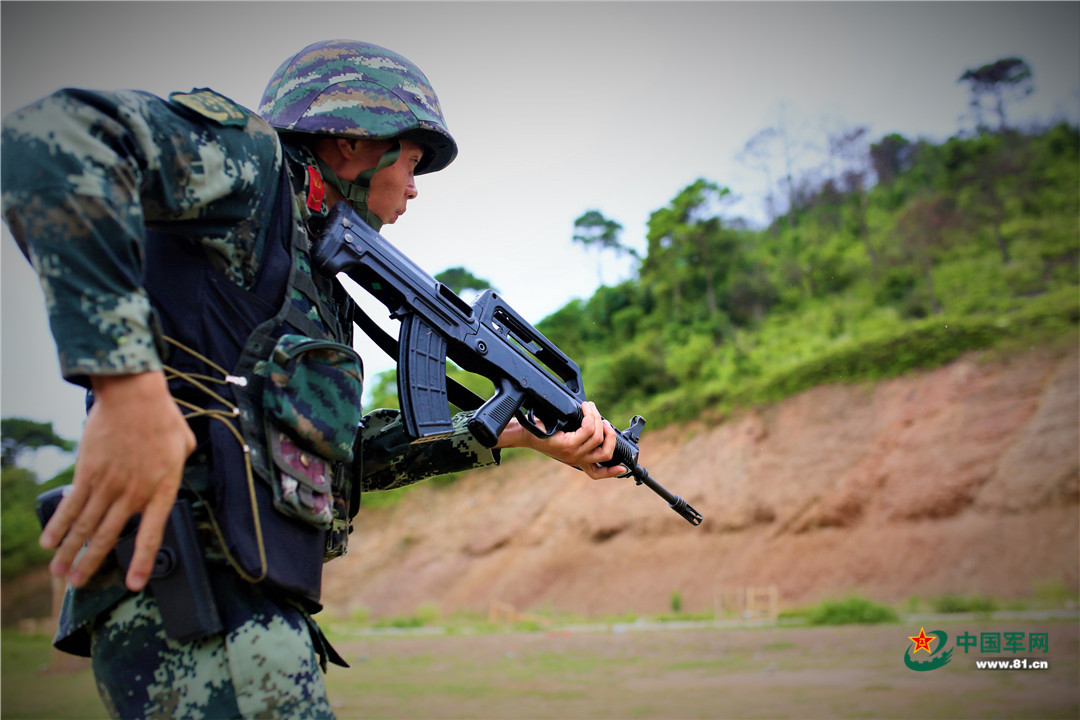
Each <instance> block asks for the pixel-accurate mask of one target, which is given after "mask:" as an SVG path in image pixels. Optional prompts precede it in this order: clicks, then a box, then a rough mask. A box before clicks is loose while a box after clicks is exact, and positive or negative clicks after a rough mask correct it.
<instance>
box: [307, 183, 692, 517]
mask: <svg viewBox="0 0 1080 720" xmlns="http://www.w3.org/2000/svg"><path fill="white" fill-rule="evenodd" d="M312 263H313V265H314V267H315V269H316V270H317V271H319V272H320V273H322V274H324V275H327V276H333V275H336V274H338V273H345V274H346V275H348V276H349V277H350V278H352V279H353V280H354V281H355V282H356V283H357V284H358V285H360V287H362V288H364V290H365V291H367V292H368V293H370V294H371V295H372V296H373V297H375V298H376V299H377V300H379V301H380V302H381V303H382V304H383V305H385V306H386V307H387V309H388V310H389V311H390V316H391V317H392V318H395V319H397V320H399V321H400V322H401V330H400V336H399V340H398V342H397V346H398V347H397V353H396V357H397V361H398V396H399V398H400V401H401V410H402V416H403V419H404V423H405V428H406V430H407V431H408V433H409V434H410V435H411V436H413V437H415V438H419V439H434V438H437V437H441V436H445V435H447V434H449V433H450V432H451V431H452V429H453V428H452V422H451V416H450V408H449V395H448V392H447V377H446V360H447V358H449V359H451V360H453V361H454V362H455V363H457V365H458V366H460V367H461V368H462V369H463V370H466V371H468V372H471V373H476V374H479V375H483V376H484V377H486V378H488V379H489V380H491V381H492V383H493V384H494V386H495V394H494V395H493V396H492V397H491V398H489V399H488V400H487V401H486V402H483V401H482V399H479V398H477V402H476V403H475V404H474V405H473V407H463V408H462V409H467V410H472V409H475V413H474V415H473V417H472V419H471V420H470V422H469V430H470V432H472V434H473V435H474V436H475V437H476V438H477V440H479V441H480V442H481V443H483V444H484V445H486V446H487V447H493V446H494V445H495V443H496V441H497V440H498V437H499V434H500V433H501V432H502V431H503V429H504V428H505V427H506V425H507V423H509V422H510V420H511V419H512V418H514V417H517V419H518V421H519V422H520V423H521V424H522V425H524V426H525V427H526V428H527V429H528V430H529V431H530V432H532V433H533V434H535V435H537V436H539V437H550V436H551V435H553V434H555V433H556V432H559V431H572V430H575V429H576V428H578V427H579V426H580V424H581V420H582V414H581V404H582V403H583V402H584V401H585V399H586V397H585V390H584V387H583V383H582V379H581V370H580V368H579V367H578V365H577V364H576V363H575V362H574V361H573V360H571V359H570V358H569V357H567V355H566V354H565V353H563V352H562V351H561V350H559V348H558V347H556V346H555V344H554V343H552V342H551V341H550V340H548V339H547V338H546V337H544V335H543V334H541V333H540V332H539V331H538V330H536V328H534V327H533V326H532V325H530V324H529V323H528V322H527V321H526V320H525V319H524V318H522V317H521V316H520V315H519V314H518V313H517V312H516V311H515V310H514V309H513V308H512V307H510V305H508V304H507V303H506V302H505V301H504V300H503V298H502V297H501V296H500V295H499V294H498V293H496V292H494V291H492V290H486V291H484V293H483V294H481V295H480V297H479V298H477V300H476V301H475V302H474V303H473V304H472V305H471V306H470V305H469V304H468V303H466V302H465V301H463V300H462V299H461V298H460V297H458V296H457V295H456V294H455V293H454V292H453V291H452V290H450V289H449V288H448V287H446V286H445V285H443V284H442V283H440V282H438V281H437V280H435V278H433V277H431V276H430V275H429V274H427V273H426V272H424V271H423V270H422V269H421V268H420V267H419V266H417V265H416V264H415V263H414V262H413V261H412V260H410V259H409V258H408V257H406V256H405V255H404V254H403V253H402V252H401V251H399V250H398V249H397V248H395V247H394V246H393V245H391V244H390V243H389V242H387V240H386V239H385V238H383V237H382V236H381V235H379V233H377V232H375V230H373V229H372V228H371V227H370V226H369V225H368V224H367V223H365V222H364V221H363V220H362V219H361V218H360V217H359V216H358V215H357V214H356V212H355V211H354V210H353V209H352V208H351V207H350V206H349V205H347V204H346V203H343V202H339V203H338V204H337V205H335V206H334V208H333V209H332V210H331V212H330V215H329V216H328V218H327V221H326V225H325V228H324V230H323V233H322V235H321V236H320V237H319V239H318V240H317V241H316V244H315V247H314V249H313V251H312ZM365 329H367V328H365ZM460 397H461V393H460V392H458V393H456V394H455V398H460ZM481 403H482V404H481ZM455 404H457V405H458V406H459V407H462V405H461V402H460V401H459V400H455ZM477 406H478V407H477ZM644 424H645V421H644V419H643V418H641V417H640V416H637V417H635V418H634V420H633V421H632V422H631V425H630V427H628V428H627V429H626V430H624V431H621V432H618V437H617V438H616V447H615V454H614V457H613V458H612V460H611V461H610V462H608V463H607V464H608V465H609V466H612V467H614V466H616V465H623V466H625V467H626V469H627V474H628V475H631V476H633V477H634V478H635V479H636V480H637V483H638V484H639V485H641V484H644V485H645V486H646V487H648V488H650V489H651V490H653V491H654V492H656V493H657V494H658V495H660V496H661V497H663V498H664V499H665V500H667V501H668V504H669V505H670V506H671V508H672V509H674V510H675V511H676V512H677V513H679V514H680V515H681V516H682V517H684V518H685V519H686V520H687V521H688V522H690V523H691V524H693V525H699V524H700V523H701V521H702V517H701V514H700V513H698V512H697V511H696V510H694V509H693V508H692V507H690V506H689V505H688V504H687V503H686V501H685V500H683V499H682V498H680V497H679V496H678V495H674V494H672V493H670V492H668V491H667V490H665V489H664V488H663V487H662V486H661V485H660V484H659V483H657V482H656V481H655V480H653V479H652V478H651V477H650V476H649V473H648V471H647V470H645V468H643V467H641V466H639V465H638V441H639V439H640V432H641V428H642V426H644Z"/></svg>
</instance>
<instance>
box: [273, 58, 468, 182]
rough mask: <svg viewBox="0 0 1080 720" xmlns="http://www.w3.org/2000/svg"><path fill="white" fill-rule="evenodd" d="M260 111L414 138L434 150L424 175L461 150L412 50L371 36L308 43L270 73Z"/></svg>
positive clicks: (376, 136)
mask: <svg viewBox="0 0 1080 720" xmlns="http://www.w3.org/2000/svg"><path fill="white" fill-rule="evenodd" d="M259 115H261V116H262V117H263V119H264V120H266V121H267V122H268V123H270V125H272V126H273V127H275V128H277V129H278V130H284V131H291V132H300V133H313V134H328V135H336V136H339V137H348V138H359V139H367V140H388V139H391V138H398V137H405V138H408V139H411V140H414V141H416V142H419V143H420V144H422V145H423V146H424V147H425V150H426V152H425V154H424V158H423V160H422V162H421V164H420V166H419V167H418V168H417V170H416V172H417V174H421V173H428V172H435V171H436V170H441V169H443V168H444V167H446V166H447V165H449V164H450V162H451V161H452V160H453V159H454V157H455V156H456V155H457V143H455V142H454V138H453V137H452V136H451V135H450V131H449V130H447V128H446V120H445V119H444V118H443V114H442V108H441V106H440V105H439V98H438V97H437V96H436V95H435V90H434V89H433V88H432V87H431V83H430V82H428V79H427V77H426V76H425V75H424V73H423V72H421V71H420V68H418V67H416V65H414V64H413V63H412V62H411V61H409V60H408V59H406V58H405V57H402V56H401V55H398V54H397V53H395V52H393V51H391V50H387V49H386V48H383V47H379V46H378V45H372V44H370V43H363V42H357V41H355V40H327V41H324V42H317V43H314V44H312V45H308V46H307V47H306V48H304V49H303V50H301V51H300V52H298V53H297V54H296V55H293V56H292V57H291V58H289V59H288V60H286V61H285V62H284V63H282V64H281V66H280V67H279V68H278V69H277V71H276V72H275V73H274V75H273V77H271V78H270V82H269V84H268V85H267V86H266V90H265V91H264V92H263V97H262V101H261V102H260V103H259Z"/></svg>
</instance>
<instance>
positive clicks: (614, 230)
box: [573, 210, 638, 285]
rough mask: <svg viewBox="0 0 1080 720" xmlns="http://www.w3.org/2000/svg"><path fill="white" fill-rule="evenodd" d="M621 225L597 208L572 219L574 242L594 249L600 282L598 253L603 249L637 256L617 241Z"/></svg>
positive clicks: (601, 279)
mask: <svg viewBox="0 0 1080 720" xmlns="http://www.w3.org/2000/svg"><path fill="white" fill-rule="evenodd" d="M622 229H623V226H622V225H620V224H619V223H618V222H616V221H614V220H610V219H608V218H606V217H604V214H603V213H601V212H600V211H599V210H587V211H586V212H585V213H583V214H582V215H581V216H580V217H578V219H577V220H575V221H574V238H573V240H574V242H576V243H580V244H581V245H582V246H583V247H585V248H586V249H590V250H596V253H597V263H596V274H597V279H598V280H599V282H600V284H601V285H603V284H604V269H603V268H604V266H603V262H602V261H601V260H600V255H602V254H603V252H604V251H612V252H614V253H615V254H616V255H617V256H618V255H630V256H632V257H635V258H636V257H638V253H637V251H636V250H634V248H632V247H628V246H626V245H623V244H622V243H621V242H620V241H619V234H620V233H621V232H622Z"/></svg>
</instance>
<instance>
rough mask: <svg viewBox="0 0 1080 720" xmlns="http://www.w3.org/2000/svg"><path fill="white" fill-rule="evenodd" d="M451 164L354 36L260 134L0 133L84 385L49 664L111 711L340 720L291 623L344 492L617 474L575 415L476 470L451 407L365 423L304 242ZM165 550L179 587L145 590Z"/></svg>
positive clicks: (289, 79) (120, 102)
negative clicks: (551, 472) (522, 462)
mask: <svg viewBox="0 0 1080 720" xmlns="http://www.w3.org/2000/svg"><path fill="white" fill-rule="evenodd" d="M456 153H457V145H456V143H455V142H454V139H453V137H452V136H451V135H450V133H449V131H448V130H447V127H446V123H445V120H444V118H443V115H442V111H441V109H440V105H439V101H438V98H437V97H436V95H435V92H434V90H433V89H432V88H431V85H430V83H429V82H428V80H427V78H426V77H425V76H424V74H423V73H422V72H421V71H420V70H419V69H418V68H417V67H416V66H415V65H413V64H412V63H411V62H410V61H409V60H407V59H406V58H404V57H402V56H401V55H398V54H396V53H394V52H391V51H389V50H386V49H384V48H381V47H378V46H375V45H371V44H367V43H360V42H355V41H346V40H340V41H330V42H320V43H315V44H313V45H310V46H308V47H307V48H304V49H303V50H302V51H300V52H299V53H297V54H296V55H294V56H293V57H291V58H289V59H288V60H287V61H286V62H285V63H283V64H282V65H281V67H280V68H278V70H277V72H276V73H275V74H274V75H273V77H272V79H271V81H270V83H269V85H268V86H267V88H266V91H265V93H264V95H263V99H262V103H261V104H260V107H259V111H258V114H255V113H252V112H250V111H248V110H246V109H245V108H243V107H241V106H239V105H237V104H236V103H234V102H232V101H231V100H229V99H227V98H225V97H222V96H221V95H218V94H217V93H215V92H214V91H212V90H209V89H198V90H193V91H192V92H189V93H173V94H171V95H170V96H169V98H168V99H162V98H158V97H155V96H153V95H150V94H148V93H143V92H138V91H117V92H95V91H87V90H80V89H66V90H61V91H58V92H56V93H54V94H53V95H51V96H49V97H47V98H44V99H43V100H41V101H39V102H37V103H35V104H33V105H30V106H28V107H26V108H23V109H21V110H18V111H16V112H14V113H12V114H11V115H10V116H8V117H7V118H5V119H4V124H3V154H4V163H3V210H4V218H5V220H6V222H7V224H8V226H9V228H10V229H11V232H12V234H13V235H14V236H15V238H16V240H17V241H18V243H19V246H20V248H21V249H22V251H23V252H24V254H25V255H26V256H27V257H28V259H29V260H30V261H31V262H32V264H33V266H34V268H35V269H36V271H37V273H38V275H39V276H40V279H41V283H42V287H43V289H44V292H45V297H46V302H47V307H48V314H49V320H50V324H51V327H52V331H53V335H54V338H55V340H56V343H57V348H58V352H59V358H60V365H61V371H62V373H63V375H64V377H65V378H66V379H67V380H69V381H71V382H73V383H77V384H79V385H82V386H84V387H86V388H87V389H88V390H89V391H90V392H89V393H88V406H89V412H88V416H87V420H86V425H85V429H84V433H83V439H82V442H81V444H80V452H79V455H78V459H77V461H76V466H75V475H74V481H73V483H72V488H71V491H70V493H69V494H68V495H67V496H66V497H65V498H64V500H63V501H62V502H61V503H60V505H59V507H58V508H57V510H56V512H55V513H54V515H53V517H52V519H51V520H50V521H49V523H48V524H47V525H46V527H45V529H44V531H43V533H42V536H41V543H42V545H43V546H45V547H47V548H52V549H55V550H56V552H55V555H54V558H53V560H52V562H51V564H50V570H51V571H52V572H53V573H54V574H55V575H57V576H60V577H66V578H67V580H68V581H69V588H68V593H67V595H66V598H65V603H64V608H63V611H62V613H61V618H60V626H59V629H58V631H57V635H56V638H55V640H54V643H55V645H56V646H57V647H58V648H60V649H62V650H65V651H67V652H72V653H76V654H81V655H87V656H91V657H92V658H93V667H94V673H95V677H96V679H97V682H98V687H99V691H100V693H101V697H102V699H103V701H104V702H105V704H106V706H107V707H108V709H109V711H110V712H111V713H112V714H113V715H115V716H120V717H146V716H150V715H168V716H176V715H179V716H187V715H200V714H201V715H203V716H205V717H254V716H256V715H258V716H260V717H261V716H268V717H286V716H295V715H303V716H304V717H332V712H331V710H330V707H329V704H328V702H327V699H326V691H325V687H324V684H323V679H322V673H321V671H320V666H321V668H322V671H325V669H326V663H327V661H330V662H338V663H342V661H341V659H340V657H338V656H337V654H336V653H335V652H334V651H333V649H332V648H331V647H330V646H329V644H328V643H327V642H326V640H325V638H324V637H323V635H322V633H321V631H320V630H319V628H318V626H317V625H316V624H315V622H314V620H313V619H312V617H311V615H312V613H315V612H317V611H318V610H319V609H320V605H319V589H320V588H319V585H320V580H321V567H322V564H323V562H324V560H326V559H330V558H333V557H335V556H337V555H340V554H341V553H343V552H344V549H345V543H346V540H347V536H348V533H349V531H350V530H351V519H352V517H353V515H355V513H356V510H357V506H358V504H359V496H360V493H361V491H367V490H380V489H388V488H391V487H397V486H400V485H405V484H408V483H411V482H416V481H418V480H421V479H423V478H425V477H430V476H432V475H436V474H441V473H446V472H454V471H459V470H464V469H470V468H477V467H483V466H486V465H491V464H495V463H497V462H498V457H499V448H503V447H514V446H520V447H531V448H533V449H535V450H538V451H540V452H543V453H545V454H547V455H549V456H551V457H553V458H556V459H557V460H560V461H562V462H565V463H568V464H573V465H580V466H581V467H582V468H583V469H585V471H586V472H587V473H588V474H589V475H590V476H591V477H594V478H604V477H613V476H615V475H618V474H620V473H621V472H622V468H621V467H616V468H605V467H602V466H601V465H599V464H598V463H601V462H604V461H607V460H609V459H610V458H611V456H612V452H613V449H614V443H615V432H614V430H613V429H612V428H611V427H610V425H608V424H607V423H606V422H605V421H603V419H602V418H600V416H599V414H598V413H597V412H596V409H595V407H594V406H592V405H591V404H590V403H586V404H585V406H584V407H583V413H584V416H585V417H584V421H583V422H582V425H581V428H580V429H579V430H577V431H575V432H572V433H558V434H556V435H555V436H553V437H552V438H550V439H547V440H541V439H538V438H536V437H534V436H533V435H531V434H530V433H528V432H526V431H525V430H524V429H523V428H522V427H521V426H520V425H518V424H517V423H516V421H514V422H512V423H511V424H510V425H509V426H508V427H507V429H506V430H505V431H504V433H503V434H502V435H501V436H500V438H499V442H498V444H497V446H496V448H495V449H488V448H485V447H484V446H482V445H481V444H480V443H479V442H477V441H476V440H475V438H473V437H472V436H471V435H470V434H469V432H468V430H467V429H466V427H465V421H466V420H467V414H462V415H459V416H458V417H456V418H455V428H457V430H456V431H455V433H454V434H453V435H452V436H450V437H448V438H445V439H441V440H437V441H434V442H428V443H421V444H411V443H410V442H409V438H408V436H407V435H406V434H405V432H404V429H403V427H402V423H401V421H400V417H399V415H398V413H397V412H396V411H390V410H377V411H375V412H373V413H370V414H368V415H367V416H363V417H362V416H361V415H360V411H359V399H360V394H361V390H362V370H361V365H360V359H359V358H358V357H356V354H355V351H353V350H352V348H351V344H352V342H351V341H352V322H351V313H352V312H353V307H354V306H353V304H352V302H351V300H350V298H349V297H348V295H347V294H346V293H345V292H344V290H343V289H342V287H341V286H340V285H339V284H338V283H337V281H336V280H335V279H334V278H327V277H322V276H320V275H318V274H317V273H314V272H312V270H311V266H310V263H309V258H308V251H309V249H310V246H311V241H312V239H313V238H315V237H317V235H318V232H319V228H320V226H321V221H322V220H323V219H324V218H325V216H326V214H327V212H328V208H329V207H331V206H332V205H333V204H334V203H335V202H337V201H339V200H344V201H345V202H348V203H351V204H352V205H353V207H354V208H355V209H356V210H357V211H358V212H359V213H360V214H361V216H363V217H364V218H365V219H366V220H367V221H368V222H369V223H370V224H371V225H372V226H373V227H374V228H375V229H376V230H378V229H379V228H380V227H381V226H382V225H383V224H385V223H394V222H396V221H397V219H398V218H399V217H401V215H402V214H403V213H404V212H405V209H406V206H407V204H408V201H409V200H413V199H416V197H417V188H416V183H415V176H416V175H420V174H423V173H428V172H434V171H437V170H441V169H442V168H444V167H446V166H447V165H448V164H449V163H450V162H451V161H452V160H453V159H454V157H455V155H456ZM327 398H330V400H329V401H327ZM358 428H362V429H361V430H359V431H358ZM178 498H179V500H178ZM178 508H180V509H181V510H178ZM178 512H179V513H180V514H179V515H178V514H177V513H178ZM140 515H141V522H139V523H138V524H137V527H136V525H135V524H134V522H133V520H134V519H135V518H136V517H137V516H140ZM170 518H173V519H170ZM189 526H190V527H191V528H193V529H192V531H191V533H190V536H189V535H188V534H186V533H185V531H184V528H187V527H189ZM163 537H164V541H163ZM118 538H119V539H120V543H119V544H118V543H117V541H118ZM163 542H164V545H163ZM114 547H115V548H116V549H115V551H114ZM192 547H194V558H195V559H194V560H192V555H191V553H190V552H189V551H190V550H191V549H192ZM159 549H162V551H163V553H164V554H162V553H159V552H158V551H159ZM166 551H167V552H166ZM163 557H164V558H166V559H168V558H174V559H176V564H177V565H178V566H180V567H182V569H183V571H184V572H186V573H188V575H184V577H185V578H187V577H188V576H190V577H194V578H196V579H195V580H190V581H189V580H186V579H185V580H183V581H180V580H177V579H176V578H178V577H180V576H181V575H182V574H183V573H175V572H174V573H173V574H172V575H164V574H163V573H164V571H161V570H160V567H159V571H158V573H157V574H156V575H154V578H156V579H154V580H151V576H152V572H153V571H154V569H155V560H157V562H158V563H159V564H160V563H161V562H162V558H163ZM199 578H201V580H200V579H199ZM148 582H149V583H150V585H149V587H148ZM155 583H158V584H157V585H155ZM165 583H168V585H166V584H165ZM155 588H158V592H156V593H155V592H154V589H155ZM208 588H209V589H208ZM177 622H179V626H178V625H177ZM178 627H180V628H181V629H177V628H178ZM342 664H344V663H342Z"/></svg>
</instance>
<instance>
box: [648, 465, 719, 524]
mask: <svg viewBox="0 0 1080 720" xmlns="http://www.w3.org/2000/svg"><path fill="white" fill-rule="evenodd" d="M632 475H633V477H634V479H635V480H637V482H638V484H639V485H644V486H645V487H647V488H649V489H650V490H652V491H653V492H654V493H656V494H657V495H659V496H660V497H662V498H664V499H665V500H667V502H668V506H669V507H671V509H672V510H674V511H675V512H677V513H679V514H680V515H682V516H683V517H684V518H685V519H686V521H687V522H688V523H690V524H691V525H700V524H701V520H702V517H701V513H699V512H698V511H697V510H695V509H694V508H692V507H690V504H689V503H687V502H686V501H685V500H683V499H682V498H681V497H679V496H678V495H676V494H675V493H672V492H668V491H667V489H666V488H665V487H664V486H663V485H661V484H660V483H658V482H656V481H655V480H653V479H652V476H651V475H649V471H648V470H646V469H645V468H643V467H641V466H640V465H638V466H637V467H636V468H635V469H634V471H633V472H632Z"/></svg>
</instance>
